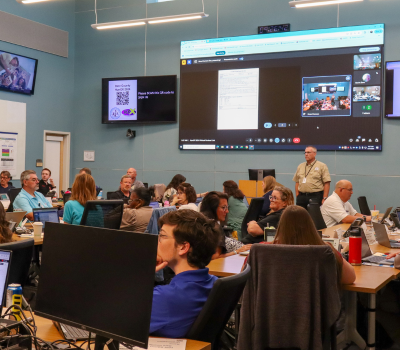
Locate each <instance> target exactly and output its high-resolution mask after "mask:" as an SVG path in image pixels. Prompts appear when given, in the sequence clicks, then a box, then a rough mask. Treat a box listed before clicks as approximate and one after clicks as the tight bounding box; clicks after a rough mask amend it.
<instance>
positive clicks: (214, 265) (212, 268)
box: [207, 254, 246, 277]
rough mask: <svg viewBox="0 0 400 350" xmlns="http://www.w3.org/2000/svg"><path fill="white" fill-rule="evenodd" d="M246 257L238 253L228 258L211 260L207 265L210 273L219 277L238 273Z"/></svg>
mask: <svg viewBox="0 0 400 350" xmlns="http://www.w3.org/2000/svg"><path fill="white" fill-rule="evenodd" d="M245 259H246V256H244V255H239V254H237V255H232V256H228V257H227V258H220V259H215V260H211V261H210V263H209V264H208V266H207V267H208V269H209V274H210V275H214V276H217V277H228V276H233V275H236V274H237V273H239V272H240V271H241V270H242V266H243V263H244V261H245Z"/></svg>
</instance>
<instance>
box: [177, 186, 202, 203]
mask: <svg viewBox="0 0 400 350" xmlns="http://www.w3.org/2000/svg"><path fill="white" fill-rule="evenodd" d="M177 190H178V191H182V192H183V193H185V195H186V200H187V202H188V203H196V199H197V195H196V190H195V189H194V187H193V186H192V185H191V184H188V183H182V184H180V185H179V186H178V188H177Z"/></svg>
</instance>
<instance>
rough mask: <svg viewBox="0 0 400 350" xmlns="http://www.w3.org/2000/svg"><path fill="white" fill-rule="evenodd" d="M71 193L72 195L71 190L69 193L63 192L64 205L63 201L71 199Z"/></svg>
mask: <svg viewBox="0 0 400 350" xmlns="http://www.w3.org/2000/svg"><path fill="white" fill-rule="evenodd" d="M71 195H72V193H71V192H70V193H64V194H63V202H64V205H65V203H67V202H68V201H69V200H70V199H71Z"/></svg>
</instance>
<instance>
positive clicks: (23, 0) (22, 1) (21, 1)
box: [17, 0, 49, 4]
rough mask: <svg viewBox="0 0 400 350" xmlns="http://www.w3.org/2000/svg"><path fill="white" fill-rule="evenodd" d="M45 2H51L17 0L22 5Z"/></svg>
mask: <svg viewBox="0 0 400 350" xmlns="http://www.w3.org/2000/svg"><path fill="white" fill-rule="evenodd" d="M43 1H49V0H17V2H19V3H20V4H33V3H35V2H43Z"/></svg>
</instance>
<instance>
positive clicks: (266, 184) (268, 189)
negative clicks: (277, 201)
mask: <svg viewBox="0 0 400 350" xmlns="http://www.w3.org/2000/svg"><path fill="white" fill-rule="evenodd" d="M261 186H262V188H263V191H264V193H265V194H264V196H263V197H264V204H263V207H262V209H261V213H260V216H265V215H267V214H268V213H269V212H270V210H271V208H270V204H271V202H270V200H269V196H270V195H271V194H272V191H273V190H274V188H275V187H276V186H280V184H278V183H277V182H276V180H275V178H274V177H273V176H270V175H269V176H266V177H264V179H263V181H262V183H261Z"/></svg>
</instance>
